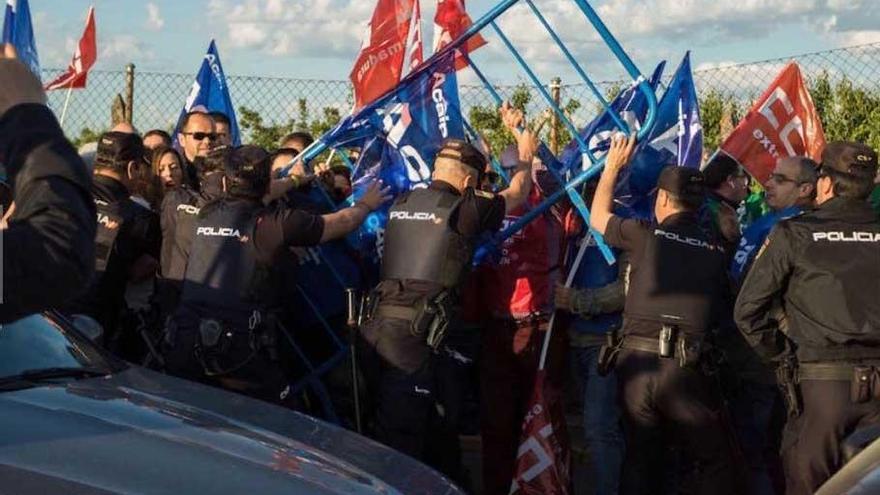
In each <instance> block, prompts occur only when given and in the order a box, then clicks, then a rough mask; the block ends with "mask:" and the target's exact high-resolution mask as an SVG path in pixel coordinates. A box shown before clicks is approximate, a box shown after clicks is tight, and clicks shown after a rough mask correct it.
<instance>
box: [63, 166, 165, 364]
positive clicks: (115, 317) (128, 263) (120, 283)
mask: <svg viewBox="0 0 880 495" xmlns="http://www.w3.org/2000/svg"><path fill="white" fill-rule="evenodd" d="M92 192H93V194H94V198H95V206H96V209H97V219H98V231H97V234H96V236H95V279H94V281H93V283H92V285H91V286H90V287H89V290H88V292H87V293H86V295H85V296H84V298H83V299H82V301H81V302H80V303H79V307H80V308H81V309H82V310H83V311H84V312H85V313H86V314H88V315H90V316H92V317H93V318H95V320H97V321H98V322H99V323H101V324H102V325H103V327H104V342H105V345H106V346H107V348H108V349H110V350H112V351H114V352H117V353H119V354H120V355H121V356H122V357H125V358H126V359H137V358H139V357H142V356H134V355H129V354H128V352H127V351H130V350H133V349H139V348H140V346H139V345H137V342H139V339H140V336H137V335H123V334H122V333H123V332H121V331H120V330H121V328H120V327H119V322H120V316H121V315H122V312H123V310H124V308H125V288H126V285H127V284H128V280H129V272H130V270H131V268H132V266H134V264H135V262H137V261H138V260H139V259H140V258H141V257H142V256H149V257H152V258H153V259H158V258H159V250H160V245H161V230H160V227H159V217H158V215H156V214H155V213H154V212H153V211H151V210H150V209H148V208H145V207H143V206H141V205H140V204H138V203H136V202H135V201H133V200H132V199H131V197H130V194H129V191H128V188H127V187H126V186H125V184H123V183H122V182H120V181H118V180H116V179H113V178H111V177H107V176H103V175H96V176H95V178H94V186H93V188H92Z"/></svg>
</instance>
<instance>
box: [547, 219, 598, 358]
mask: <svg viewBox="0 0 880 495" xmlns="http://www.w3.org/2000/svg"><path fill="white" fill-rule="evenodd" d="M592 237H593V232H592V231H587V235H586V236H584V240H583V241H581V247H580V248H579V249H578V252H577V256H575V257H574V262H573V263H572V264H571V269H570V270H569V271H568V277H567V278H566V279H565V288H566V289H568V288H569V287H571V284H572V283H573V282H574V276H575V275H577V271H578V267H579V266H580V265H581V261H583V259H584V253H586V252H587V246H588V245H589V244H590V240H591V238H592ZM554 323H556V309H554V310H553V314H552V315H550V322H549V323H548V324H547V333H546V334H545V335H544V345H543V346H542V348H541V361H540V362H539V363H538V371H541V370H543V369H544V365H545V364H547V350H548V349H549V348H550V335H551V334H552V333H553V324H554Z"/></svg>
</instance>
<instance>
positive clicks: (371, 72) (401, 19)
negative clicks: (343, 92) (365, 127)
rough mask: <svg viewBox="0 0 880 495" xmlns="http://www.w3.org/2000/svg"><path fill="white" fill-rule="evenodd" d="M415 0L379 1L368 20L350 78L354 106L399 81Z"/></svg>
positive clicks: (361, 104)
mask: <svg viewBox="0 0 880 495" xmlns="http://www.w3.org/2000/svg"><path fill="white" fill-rule="evenodd" d="M414 10H415V0H379V2H378V3H377V4H376V10H375V11H374V12H373V17H372V18H371V19H370V24H369V27H368V30H367V35H366V37H365V38H364V42H363V45H361V52H360V54H359V55H358V58H357V60H355V63H354V67H353V68H352V69H351V74H350V75H349V78H350V79H351V82H352V85H353V86H354V99H355V108H354V110H355V111H357V110H358V109H360V108H361V107H363V106H364V105H367V104H369V103H371V102H372V101H373V100H375V99H376V98H378V97H380V96H382V95H383V94H385V93H387V92H388V91H389V90H391V88H393V87H394V86H396V85H397V83H399V82H400V78H401V76H402V75H403V69H404V62H405V59H406V55H407V53H406V44H407V41H408V36H409V32H410V25H411V23H412V17H413V12H414Z"/></svg>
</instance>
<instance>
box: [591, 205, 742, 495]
mask: <svg viewBox="0 0 880 495" xmlns="http://www.w3.org/2000/svg"><path fill="white" fill-rule="evenodd" d="M605 239H606V241H608V244H610V245H611V246H614V247H618V248H621V249H623V250H625V251H626V252H627V254H628V256H629V260H630V267H631V269H630V270H631V271H630V283H629V291H628V292H627V295H626V303H625V307H624V321H623V327H622V341H621V342H620V344H619V348H620V351H619V354H618V356H617V361H616V366H615V368H614V369H615V372H616V373H617V380H618V388H619V390H620V397H621V400H622V409H623V415H624V431H625V433H626V446H627V447H626V462H624V473H623V476H622V477H621V485H622V486H621V493H624V494H641V493H656V492H657V490H658V489H659V487H660V486H662V485H663V484H664V483H665V482H668V479H669V477H670V476H669V475H670V473H669V472H665V473H664V467H669V466H664V459H665V458H666V457H667V456H666V455H665V452H664V449H665V448H666V447H667V445H668V444H669V443H672V444H677V445H679V446H681V449H680V452H681V454H682V456H684V457H685V459H684V460H686V461H688V462H687V463H685V465H689V466H691V467H693V468H694V469H693V470H692V471H691V473H690V475H689V476H686V477H685V478H684V479H682V480H681V483H682V486H681V491H682V492H687V493H706V494H724V493H736V488H735V487H736V483H735V473H734V471H733V469H732V463H731V460H732V458H733V454H732V452H733V446H732V445H731V440H730V437H729V435H728V433H727V425H726V424H725V421H724V417H723V414H722V409H721V404H720V400H719V397H718V394H717V390H716V387H715V386H714V383H713V381H712V380H711V379H710V378H709V377H707V376H706V375H705V374H704V373H703V372H702V368H701V364H702V363H701V360H702V359H701V348H705V346H706V345H707V340H708V333H709V331H710V329H713V328H714V327H715V325H716V324H717V321H716V319H717V315H718V311H719V309H720V304H721V303H722V301H723V297H724V292H725V287H726V280H727V279H726V266H727V265H726V264H725V255H724V251H723V249H722V248H721V247H720V246H718V245H717V244H715V243H713V242H712V241H711V239H710V236H708V235H707V234H706V233H705V232H704V230H703V229H701V228H700V226H699V221H698V218H697V215H696V213H691V212H681V213H677V214H673V215H671V216H670V217H668V218H666V219H664V221H663V222H662V223H660V224H659V225H656V226H653V227H649V226H648V225H647V224H645V223H642V222H639V221H636V220H630V219H627V220H624V219H621V218H620V217H617V216H613V217H612V218H611V219H610V221H609V223H608V227H607V230H606V232H605ZM661 334H664V335H665V334H668V339H666V341H665V342H666V345H664V346H662V347H667V345H668V348H667V349H663V348H661V345H660V338H661ZM666 435H670V438H667V437H666ZM670 441H671V442H670ZM688 490H690V491H688Z"/></svg>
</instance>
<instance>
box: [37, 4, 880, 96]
mask: <svg viewBox="0 0 880 495" xmlns="http://www.w3.org/2000/svg"><path fill="white" fill-rule="evenodd" d="M496 2H497V0H469V1H468V3H467V7H468V11H469V12H470V13H471V16H472V17H473V18H474V19H476V18H478V17H479V16H481V15H482V14H484V13H485V12H487V11H488V10H489V9H490V8H491V7H492V6H493V5H494V4H495V3H496ZM520 3H522V2H520ZM534 3H535V4H536V5H537V6H538V8H539V9H541V11H542V12H544V13H545V15H546V16H547V18H548V20H549V22H550V23H551V25H553V26H554V28H555V29H556V30H557V32H558V33H559V35H560V36H561V37H562V39H563V40H564V41H565V42H566V44H568V46H569V48H570V49H571V50H572V51H573V52H574V53H575V55H576V57H577V59H578V60H579V61H581V62H582V64H583V65H584V67H585V68H586V69H587V71H588V72H589V73H590V74H591V76H595V77H596V78H597V79H600V80H601V79H606V80H609V79H610V80H614V79H619V78H620V77H621V76H622V74H623V71H622V68H621V67H620V65H619V64H617V63H616V62H615V61H614V60H613V59H611V57H610V55H609V53H610V52H608V50H607V49H606V48H605V47H604V45H603V44H602V43H600V42H599V40H598V37H597V36H596V35H595V31H594V30H593V29H592V28H591V26H590V25H589V24H588V22H587V20H586V18H585V17H584V16H583V14H582V13H581V12H580V11H579V10H578V8H577V7H576V4H575V3H574V2H573V1H572V0H534ZM590 3H591V4H592V5H593V6H594V7H595V8H596V10H597V11H598V12H599V14H600V16H601V17H602V18H603V19H604V20H605V22H606V24H607V25H608V28H609V29H610V30H611V32H612V33H614V34H615V36H616V37H617V38H618V40H619V41H620V43H621V44H622V45H623V47H624V49H625V50H626V51H627V52H628V53H629V54H630V56H632V57H633V59H634V60H635V61H636V64H637V65H638V66H639V67H640V68H641V69H642V71H643V72H646V73H647V72H649V71H650V70H651V68H652V67H653V66H654V65H655V64H656V63H657V62H658V61H660V60H662V59H666V60H669V61H670V63H672V64H677V61H678V60H679V59H680V58H681V57H682V56H683V55H684V53H685V52H686V51H687V50H691V51H692V59H693V66H694V67H695V68H696V69H698V70H699V69H703V68H712V67H716V66H720V65H726V64H732V63H744V62H750V61H759V60H766V59H772V58H779V57H788V56H792V55H797V54H801V53H807V52H815V51H822V50H828V49H833V48H838V47H845V46H852V45H858V44H865V43H873V42H880V1H878V0H591V1H590ZM92 4H93V5H95V9H96V21H97V29H98V47H99V53H98V62H97V64H96V67H95V69H99V70H119V69H121V68H122V67H123V66H124V65H125V64H126V63H128V62H133V63H135V65H136V66H137V68H138V70H139V71H156V72H174V73H193V74H194V73H195V71H196V70H197V69H198V66H199V64H200V63H201V58H202V56H203V55H204V52H205V50H206V48H207V45H208V42H209V41H210V40H211V38H215V39H216V40H217V43H218V47H219V50H220V56H221V59H222V63H223V66H224V70H225V71H226V73H227V74H228V75H259V76H274V77H291V78H303V79H333V80H342V79H346V78H347V77H348V73H349V71H350V69H351V66H352V63H353V61H354V59H355V57H356V55H357V52H358V48H359V46H360V40H361V38H362V36H363V34H364V32H365V27H366V23H367V21H368V20H369V17H370V16H371V14H372V10H373V8H374V6H375V1H374V0H153V1H148V2H143V1H138V0H93V1H87V0H30V5H31V13H32V15H33V17H34V24H35V31H36V37H37V47H38V51H39V54H40V62H41V65H42V66H43V67H44V68H63V67H65V66H66V65H67V63H68V62H69V60H70V56H71V54H72V53H73V50H74V47H75V44H76V41H77V40H78V38H79V36H80V34H81V32H82V29H83V25H84V22H85V15H86V11H87V9H88V6H89V5H92ZM434 5H435V3H434V1H433V0H422V15H423V29H424V30H425V31H424V33H423V34H424V39H425V40H426V48H430V40H431V37H432V26H431V24H432V23H431V19H432V18H433V14H434V10H435V7H434ZM499 25H500V26H501V28H502V30H503V31H504V32H505V33H507V35H508V36H509V37H510V38H511V40H512V41H513V43H514V45H515V46H516V47H517V48H518V49H519V50H520V51H521V52H522V53H523V54H524V55H525V57H526V59H527V60H529V61H530V63H531V65H532V66H533V67H534V68H535V70H536V71H537V73H538V75H539V77H541V78H542V79H545V80H546V79H549V78H550V77H552V76H555V75H560V76H562V77H563V80H564V81H570V80H572V79H574V78H575V77H576V76H575V75H574V74H573V73H572V71H571V69H570V68H569V66H568V64H567V63H566V62H565V61H564V60H563V58H562V56H561V54H560V53H559V51H558V50H557V49H556V47H555V45H553V43H552V41H551V39H550V38H549V37H548V36H547V35H546V32H545V31H543V29H542V28H541V26H540V25H539V24H538V23H537V22H536V21H535V20H534V17H532V14H531V12H530V11H529V10H528V8H527V7H526V6H525V5H517V6H515V7H513V8H511V9H510V10H509V11H508V12H506V13H505V14H503V16H502V17H501V18H500V19H499ZM487 39H488V40H489V45H488V46H487V47H485V48H483V49H481V50H480V51H479V52H477V54H476V55H475V56H474V59H475V61H476V62H477V63H478V64H479V66H480V67H482V68H483V69H484V72H486V73H487V74H488V75H489V77H490V78H491V79H492V80H493V82H497V83H512V82H520V81H523V80H524V75H523V74H522V73H521V71H519V70H518V69H517V67H516V65H515V64H514V63H513V59H512V58H511V57H510V55H509V53H508V52H506V50H505V48H504V46H503V45H502V44H501V43H500V41H499V40H498V39H497V38H495V37H494V36H492V35H489V33H487ZM462 77H463V82H465V83H468V82H474V78H473V76H472V75H469V74H463V76H462Z"/></svg>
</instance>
